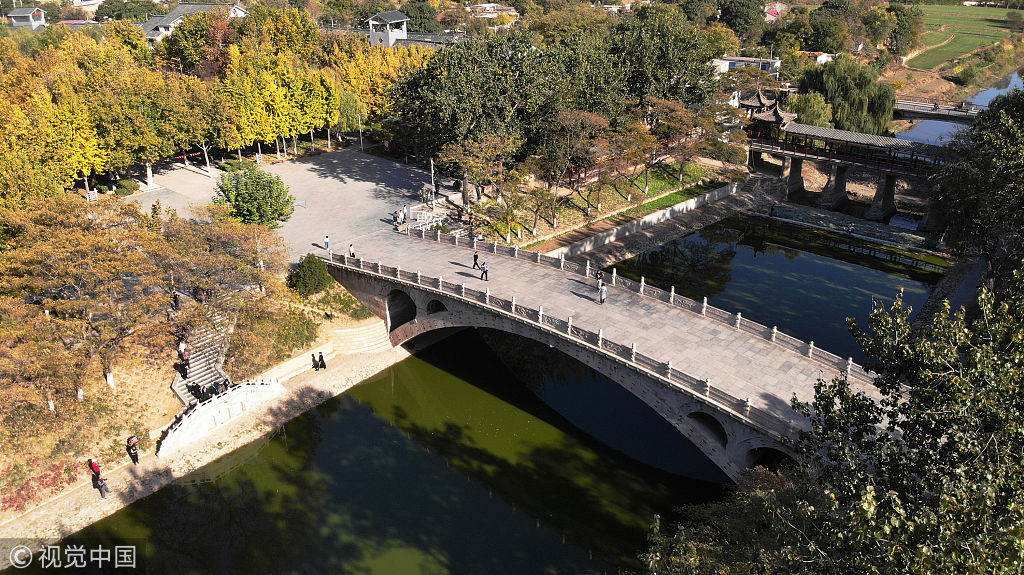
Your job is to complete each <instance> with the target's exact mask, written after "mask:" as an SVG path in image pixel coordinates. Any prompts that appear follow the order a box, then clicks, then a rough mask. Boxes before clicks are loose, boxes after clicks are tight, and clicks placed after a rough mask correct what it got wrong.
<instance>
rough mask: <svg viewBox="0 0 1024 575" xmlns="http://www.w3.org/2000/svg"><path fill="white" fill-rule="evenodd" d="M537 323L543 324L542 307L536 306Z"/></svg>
mask: <svg viewBox="0 0 1024 575" xmlns="http://www.w3.org/2000/svg"><path fill="white" fill-rule="evenodd" d="M537 323H540V324H542V323H544V306H542V305H539V306H537Z"/></svg>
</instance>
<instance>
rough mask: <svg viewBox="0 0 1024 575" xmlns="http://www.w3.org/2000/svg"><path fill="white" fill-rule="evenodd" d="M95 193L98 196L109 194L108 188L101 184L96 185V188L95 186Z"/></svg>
mask: <svg viewBox="0 0 1024 575" xmlns="http://www.w3.org/2000/svg"><path fill="white" fill-rule="evenodd" d="M96 193H98V194H109V193H110V186H104V185H102V184H101V185H98V186H96Z"/></svg>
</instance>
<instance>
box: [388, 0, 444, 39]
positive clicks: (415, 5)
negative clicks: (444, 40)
mask: <svg viewBox="0 0 1024 575" xmlns="http://www.w3.org/2000/svg"><path fill="white" fill-rule="evenodd" d="M399 10H401V12H402V13H403V14H405V15H406V16H408V17H409V23H408V24H407V26H408V30H409V32H419V33H426V34H436V33H439V32H441V31H442V29H441V23H440V22H438V21H437V10H435V9H434V6H433V5H432V4H431V3H430V2H426V1H425V0H420V1H417V2H407V3H405V4H403V5H402V7H401V8H399Z"/></svg>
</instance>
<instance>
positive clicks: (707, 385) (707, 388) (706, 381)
mask: <svg viewBox="0 0 1024 575" xmlns="http://www.w3.org/2000/svg"><path fill="white" fill-rule="evenodd" d="M704 395H711V380H710V379H708V378H704Z"/></svg>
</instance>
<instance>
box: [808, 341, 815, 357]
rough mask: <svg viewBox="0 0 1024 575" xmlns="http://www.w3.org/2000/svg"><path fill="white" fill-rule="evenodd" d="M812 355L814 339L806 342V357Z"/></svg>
mask: <svg viewBox="0 0 1024 575" xmlns="http://www.w3.org/2000/svg"><path fill="white" fill-rule="evenodd" d="M812 355H814V341H813V340H812V341H811V342H810V343H808V344H807V357H811V356H812Z"/></svg>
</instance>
